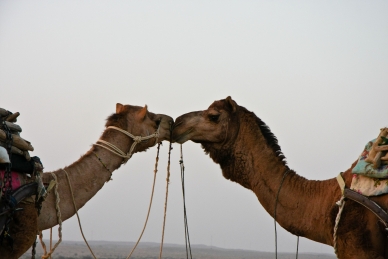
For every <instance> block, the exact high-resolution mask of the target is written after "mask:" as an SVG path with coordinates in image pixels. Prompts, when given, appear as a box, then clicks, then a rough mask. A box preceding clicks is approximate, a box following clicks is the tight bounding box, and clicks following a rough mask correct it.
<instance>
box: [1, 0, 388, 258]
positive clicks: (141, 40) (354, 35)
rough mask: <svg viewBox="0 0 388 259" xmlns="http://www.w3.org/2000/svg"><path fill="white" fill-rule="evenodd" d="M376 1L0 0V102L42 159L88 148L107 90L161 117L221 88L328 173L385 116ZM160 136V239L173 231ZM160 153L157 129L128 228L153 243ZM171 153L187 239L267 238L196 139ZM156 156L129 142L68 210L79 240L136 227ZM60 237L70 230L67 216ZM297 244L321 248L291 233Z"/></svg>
mask: <svg viewBox="0 0 388 259" xmlns="http://www.w3.org/2000/svg"><path fill="white" fill-rule="evenodd" d="M387 13H388V3H387V2H386V1H380V0H376V1H354V0H352V1H97V0H94V1H4V0H0V107H3V108H6V109H8V110H10V111H13V112H16V111H18V112H20V113H21V115H20V117H19V119H18V124H19V125H20V126H21V127H22V128H23V132H22V137H24V138H26V139H27V140H29V141H31V142H32V144H33V146H34V147H35V151H34V152H32V153H31V154H32V155H36V156H39V157H40V158H41V160H42V162H43V164H44V166H45V171H46V172H49V171H51V170H56V169H59V168H62V167H64V166H66V165H69V164H71V163H72V162H74V161H76V160H77V159H78V158H79V157H80V156H81V155H82V154H84V153H85V152H86V151H87V150H89V148H90V146H91V145H92V144H93V143H95V142H96V140H97V139H98V138H99V136H100V134H101V133H102V132H103V130H104V124H105V119H106V118H107V117H108V116H109V115H110V114H111V113H113V112H115V105H116V103H117V102H121V103H123V104H132V105H144V104H147V105H148V107H149V109H150V111H152V112H156V113H164V114H168V115H170V116H172V117H174V118H176V117H177V116H179V115H181V114H183V113H186V112H190V111H194V110H203V109H206V108H207V107H208V106H209V105H210V104H211V103H212V102H213V101H214V100H219V99H222V98H225V97H227V96H228V95H230V96H232V98H233V99H234V100H235V101H236V102H237V103H238V104H240V105H242V106H245V107H246V108H247V109H248V110H251V111H253V112H255V114H256V115H257V116H259V117H260V118H261V119H262V120H263V121H264V122H266V123H267V124H268V125H269V127H270V128H271V130H272V132H273V133H274V134H275V135H276V136H277V138H278V139H279V143H280V146H281V147H282V151H283V152H284V154H285V156H286V158H287V161H288V164H289V166H290V167H291V168H292V169H294V170H296V171H297V172H298V173H299V174H300V175H302V176H304V177H306V178H308V179H327V178H332V177H336V176H337V174H338V173H339V172H341V171H344V170H346V169H348V168H349V166H350V165H351V163H352V162H354V161H355V160H356V159H357V157H358V155H359V154H360V153H361V151H362V149H363V147H364V145H365V144H366V142H367V141H369V140H371V139H373V138H375V137H376V136H377V135H378V133H379V129H380V128H381V127H384V126H388V125H387V115H388V110H387V105H386V103H387V98H388V84H387V82H388V48H387V46H388V15H387ZM173 148H174V149H173V153H172V159H171V173H172V175H171V184H170V190H169V203H168V214H167V225H166V232H165V242H166V243H178V244H184V228H183V208H182V193H181V185H180V169H179V156H180V154H179V145H178V144H174V145H173ZM167 152H168V143H167V142H166V143H165V144H164V146H163V147H162V149H161V158H160V163H159V172H158V178H157V186H156V190H155V200H154V203H153V204H154V205H153V208H152V211H151V216H150V220H149V224H148V227H147V230H146V232H145V234H144V237H143V239H142V240H143V241H148V242H160V240H161V229H162V221H163V210H164V198H165V178H166V167H167ZM183 152H184V164H185V166H186V199H187V200H186V205H187V215H188V223H189V231H190V238H191V243H192V244H205V245H213V246H218V247H224V248H238V249H253V250H261V251H271V252H272V251H274V249H275V241H274V235H275V234H274V223H273V219H272V218H271V217H270V216H269V215H268V213H267V212H266V211H265V210H264V209H263V208H262V206H261V205H260V203H259V202H258V200H257V198H256V196H255V195H254V194H253V193H252V192H251V191H249V190H247V189H244V188H243V187H241V186H240V185H238V184H236V183H233V182H230V181H228V180H225V179H224V178H223V176H222V174H221V170H220V168H219V166H218V165H216V164H214V163H213V162H212V161H211V159H210V158H209V157H208V156H207V155H205V154H204V153H203V151H202V149H201V148H200V146H199V145H198V144H194V143H192V142H190V143H186V144H184V145H183ZM155 155H156V148H152V149H150V150H148V151H147V152H146V153H138V154H135V155H134V156H133V158H132V159H131V160H130V161H129V162H128V163H127V164H126V165H125V166H123V167H121V168H120V169H119V170H118V171H116V172H115V173H114V175H113V179H114V180H113V181H112V182H109V183H108V184H106V185H105V186H104V187H103V188H102V189H101V190H100V191H99V192H98V193H97V195H96V196H95V197H94V198H93V199H92V200H90V201H89V202H88V203H87V204H86V206H85V207H84V208H82V209H81V211H80V216H81V222H82V225H83V229H84V233H85V235H86V237H87V239H88V240H115V241H136V240H137V238H138V237H139V234H140V232H141V229H142V227H143V224H144V220H145V216H146V212H147V208H148V202H149V198H150V193H151V187H152V177H153V167H154V162H155ZM277 229H278V249H279V251H289V252H294V251H295V250H296V237H295V236H293V235H291V234H289V233H288V232H286V231H285V230H283V229H282V228H281V227H280V226H278V228H277ZM54 233H55V235H56V232H54ZM45 237H46V238H48V237H49V236H48V232H45ZM63 239H64V240H82V236H81V234H80V231H79V228H78V224H77V220H76V218H75V217H73V218H71V219H69V220H67V221H66V222H64V226H63ZM129 251H130V248H129V249H128V252H129ZM299 251H300V252H325V253H331V254H334V252H333V248H331V247H329V246H326V245H321V244H318V243H315V242H312V241H309V240H307V239H303V238H302V239H301V240H300V247H299Z"/></svg>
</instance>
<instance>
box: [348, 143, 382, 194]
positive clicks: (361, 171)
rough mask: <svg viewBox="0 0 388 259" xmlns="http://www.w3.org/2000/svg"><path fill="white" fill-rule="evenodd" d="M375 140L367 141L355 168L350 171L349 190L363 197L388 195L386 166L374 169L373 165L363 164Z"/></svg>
mask: <svg viewBox="0 0 388 259" xmlns="http://www.w3.org/2000/svg"><path fill="white" fill-rule="evenodd" d="M375 141H376V139H374V140H371V141H369V142H368V143H367V144H366V146H365V148H364V150H363V152H362V153H361V155H360V157H359V159H358V161H357V164H356V166H355V167H354V168H353V169H352V173H353V179H352V183H351V186H350V189H352V190H354V191H357V192H359V193H361V194H363V195H365V196H376V195H382V194H386V193H388V164H382V165H380V167H378V168H376V169H374V168H373V164H371V163H368V162H365V159H366V158H367V156H368V154H369V151H370V150H371V147H372V145H373V143H374V142H375Z"/></svg>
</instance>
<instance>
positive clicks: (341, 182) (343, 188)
mask: <svg viewBox="0 0 388 259" xmlns="http://www.w3.org/2000/svg"><path fill="white" fill-rule="evenodd" d="M337 182H338V185H339V187H340V189H341V193H342V195H343V194H344V191H345V181H344V178H342V173H339V175H337Z"/></svg>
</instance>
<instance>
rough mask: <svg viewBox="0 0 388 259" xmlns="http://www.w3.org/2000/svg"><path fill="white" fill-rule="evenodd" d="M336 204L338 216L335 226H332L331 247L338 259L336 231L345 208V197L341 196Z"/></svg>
mask: <svg viewBox="0 0 388 259" xmlns="http://www.w3.org/2000/svg"><path fill="white" fill-rule="evenodd" d="M336 204H337V205H338V206H339V210H338V214H337V217H336V219H335V225H334V233H333V247H334V252H335V254H336V256H337V257H338V258H339V256H338V250H337V230H338V224H339V221H340V219H341V214H342V211H343V210H344V207H345V196H344V195H342V197H341V199H340V200H339V201H337V202H336Z"/></svg>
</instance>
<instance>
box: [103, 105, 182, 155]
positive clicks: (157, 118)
mask: <svg viewBox="0 0 388 259" xmlns="http://www.w3.org/2000/svg"><path fill="white" fill-rule="evenodd" d="M173 124H174V120H173V119H172V118H171V117H170V116H167V115H164V114H155V113H152V112H150V111H148V108H147V105H145V106H144V107H140V106H132V105H123V104H121V103H117V104H116V113H114V114H112V115H111V116H110V117H108V119H107V122H106V125H105V126H106V127H109V126H114V127H118V128H120V129H123V130H125V131H127V132H129V133H131V134H132V135H134V136H141V137H146V136H149V135H151V134H154V133H155V132H156V131H159V137H158V138H157V139H156V138H150V139H148V140H143V141H141V142H140V143H139V144H137V145H136V148H135V152H139V151H144V150H146V149H148V148H149V147H152V146H154V145H156V144H157V143H158V142H162V141H163V140H168V141H169V140H170V135H171V127H172V125H173ZM115 133H117V132H115ZM106 134H112V130H109V131H107V132H106Z"/></svg>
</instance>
